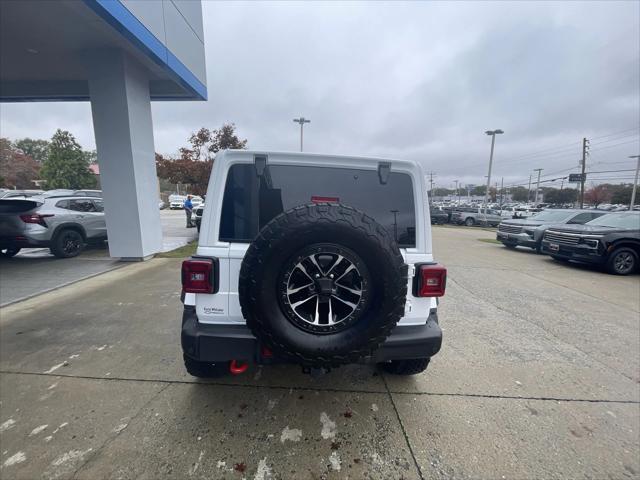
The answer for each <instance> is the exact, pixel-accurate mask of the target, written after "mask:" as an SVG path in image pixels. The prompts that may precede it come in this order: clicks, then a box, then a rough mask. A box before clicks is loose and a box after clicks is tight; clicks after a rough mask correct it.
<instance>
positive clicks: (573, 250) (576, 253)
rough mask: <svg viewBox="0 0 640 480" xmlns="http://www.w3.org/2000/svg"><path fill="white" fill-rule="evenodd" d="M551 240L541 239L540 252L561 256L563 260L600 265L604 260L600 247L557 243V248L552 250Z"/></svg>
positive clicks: (605, 257)
mask: <svg viewBox="0 0 640 480" xmlns="http://www.w3.org/2000/svg"><path fill="white" fill-rule="evenodd" d="M551 243H552V242H549V241H547V240H542V253H546V254H547V255H551V256H552V257H557V258H563V259H565V260H575V261H577V262H583V263H591V264H594V265H602V264H604V263H605V262H606V260H607V256H606V255H602V253H601V252H600V248H598V249H595V248H587V247H585V246H582V245H563V244H555V245H557V246H558V247H557V248H558V249H557V250H552V249H551V247H550V245H551Z"/></svg>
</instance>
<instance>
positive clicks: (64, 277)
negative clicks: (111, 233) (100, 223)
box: [0, 245, 120, 306]
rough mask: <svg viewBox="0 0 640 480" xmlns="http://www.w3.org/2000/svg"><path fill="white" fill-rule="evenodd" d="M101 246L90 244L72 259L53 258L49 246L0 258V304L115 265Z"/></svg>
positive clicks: (8, 302)
mask: <svg viewBox="0 0 640 480" xmlns="http://www.w3.org/2000/svg"><path fill="white" fill-rule="evenodd" d="M118 266H120V265H119V262H118V261H117V260H115V259H113V258H110V257H109V252H108V250H107V248H106V245H105V246H104V247H91V248H89V249H87V250H85V251H84V252H83V253H82V254H81V255H79V256H78V257H75V258H56V257H54V256H53V255H52V254H51V253H50V252H49V249H44V248H29V249H26V250H23V251H22V252H20V253H19V254H18V255H17V256H16V257H14V258H0V306H4V305H8V304H10V303H13V302H16V301H19V300H21V299H25V298H29V297H32V296H34V295H38V294H40V293H43V292H47V291H49V290H52V289H55V288H59V287H61V286H63V285H67V284H70V283H73V282H76V281H78V280H80V279H83V278H88V277H91V276H93V275H97V274H100V273H104V272H107V271H109V270H112V269H114V268H118Z"/></svg>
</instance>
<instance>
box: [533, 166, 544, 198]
mask: <svg viewBox="0 0 640 480" xmlns="http://www.w3.org/2000/svg"><path fill="white" fill-rule="evenodd" d="M542 170H544V168H534V169H533V171H534V172H538V182H537V183H536V195H535V198H536V201H535V203H534V205H533V206H534V207H535V206H536V205H538V190H540V172H542Z"/></svg>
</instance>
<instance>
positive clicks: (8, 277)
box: [0, 210, 197, 306]
mask: <svg viewBox="0 0 640 480" xmlns="http://www.w3.org/2000/svg"><path fill="white" fill-rule="evenodd" d="M160 219H161V221H162V234H163V248H162V250H163V251H168V250H173V249H175V248H178V247H180V246H182V245H186V244H187V243H188V242H190V241H192V240H193V239H194V238H195V237H196V235H197V232H196V229H195V228H191V229H187V228H185V225H186V220H185V214H184V212H183V211H181V210H162V211H161V212H160ZM121 266H123V263H121V262H119V261H118V260H117V259H113V258H111V257H109V250H108V247H107V244H106V243H104V244H103V245H102V246H100V247H96V246H90V247H87V249H86V250H85V251H84V252H83V253H82V254H80V255H79V256H77V257H75V258H56V257H55V256H53V255H52V254H51V252H50V251H49V249H48V248H27V249H23V250H22V251H21V252H20V253H19V254H18V255H17V256H15V257H14V258H10V259H5V258H0V306H4V305H9V304H11V303H13V302H16V301H19V300H22V299H26V298H29V297H32V296H34V295H38V294H40V293H43V292H47V291H49V290H52V289H55V288H59V287H60V286H63V285H68V284H71V283H74V282H77V281H78V280H82V279H85V278H88V277H91V276H94V275H97V274H100V273H104V272H107V271H109V270H113V269H115V268H118V267H121Z"/></svg>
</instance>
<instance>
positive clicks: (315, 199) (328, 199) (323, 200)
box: [311, 195, 340, 203]
mask: <svg viewBox="0 0 640 480" xmlns="http://www.w3.org/2000/svg"><path fill="white" fill-rule="evenodd" d="M339 201H340V199H339V198H338V197H319V196H316V195H314V196H313V197H311V202H312V203H338V202H339Z"/></svg>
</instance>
